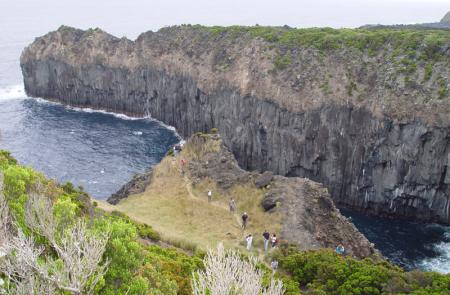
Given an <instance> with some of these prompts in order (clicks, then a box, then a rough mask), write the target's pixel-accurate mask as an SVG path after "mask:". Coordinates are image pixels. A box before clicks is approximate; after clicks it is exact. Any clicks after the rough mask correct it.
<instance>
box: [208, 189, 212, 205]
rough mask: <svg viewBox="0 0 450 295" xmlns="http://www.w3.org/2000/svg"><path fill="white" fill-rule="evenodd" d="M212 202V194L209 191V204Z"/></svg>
mask: <svg viewBox="0 0 450 295" xmlns="http://www.w3.org/2000/svg"><path fill="white" fill-rule="evenodd" d="M211 200H212V192H211V191H208V202H209V203H211Z"/></svg>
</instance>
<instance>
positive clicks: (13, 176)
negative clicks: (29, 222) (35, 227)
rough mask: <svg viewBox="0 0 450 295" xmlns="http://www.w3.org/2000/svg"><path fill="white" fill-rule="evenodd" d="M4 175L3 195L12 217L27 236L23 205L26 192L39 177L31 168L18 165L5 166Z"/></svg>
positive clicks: (26, 197) (26, 196) (26, 195)
mask: <svg viewBox="0 0 450 295" xmlns="http://www.w3.org/2000/svg"><path fill="white" fill-rule="evenodd" d="M2 170H3V174H4V189H3V192H4V195H5V198H6V201H7V202H8V205H9V208H10V210H11V213H12V215H13V216H14V218H15V220H16V222H17V225H18V226H19V227H20V228H21V229H22V230H23V232H24V233H26V234H29V230H28V228H27V226H26V224H25V203H26V201H27V200H28V191H29V190H30V189H31V187H32V185H33V184H34V183H35V181H36V180H37V179H38V178H41V175H38V174H37V173H35V172H34V171H33V170H32V169H31V168H26V167H21V166H19V165H9V166H5V167H4V169H2Z"/></svg>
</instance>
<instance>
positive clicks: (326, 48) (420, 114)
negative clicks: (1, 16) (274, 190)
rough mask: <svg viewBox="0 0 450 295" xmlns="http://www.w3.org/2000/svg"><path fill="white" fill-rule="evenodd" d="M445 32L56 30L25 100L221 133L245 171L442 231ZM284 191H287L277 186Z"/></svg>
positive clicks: (30, 66) (448, 161) (36, 56)
mask: <svg viewBox="0 0 450 295" xmlns="http://www.w3.org/2000/svg"><path fill="white" fill-rule="evenodd" d="M449 55H450V32H449V31H438V30H418V31H414V30H407V29H405V30H395V29H392V30H388V29H383V30H370V31H369V30H331V29H310V30H300V29H291V28H288V27H280V28H267V27H229V28H222V27H210V28H207V27H201V26H178V27H169V28H164V29H161V30H160V31H158V32H147V33H144V34H142V35H140V36H139V37H138V38H137V39H136V40H135V41H131V40H128V39H126V38H120V39H119V38H116V37H114V36H111V35H109V34H107V33H105V32H103V31H101V30H99V29H95V30H92V29H91V30H87V31H82V30H78V29H73V28H69V27H64V26H63V27H61V28H59V29H58V30H57V31H54V32H51V33H49V34H47V35H45V36H43V37H40V38H37V39H36V40H35V41H34V42H33V43H32V44H31V45H30V46H28V47H27V48H26V49H25V50H24V52H23V54H22V57H21V66H22V71H23V76H24V82H25V89H26V92H27V93H28V95H30V96H38V97H44V98H47V99H52V100H57V101H60V102H63V103H66V104H71V105H77V106H89V107H94V108H102V109H108V110H111V111H116V112H123V113H128V114H132V115H151V116H152V117H154V118H156V119H158V120H161V121H163V122H164V123H166V124H170V125H173V126H175V127H176V128H177V130H178V132H179V133H180V134H181V135H183V136H189V135H191V134H194V133H195V132H197V131H207V130H210V129H211V128H218V129H219V131H220V134H221V136H222V138H223V141H224V144H225V145H226V146H227V147H228V148H229V149H230V150H231V151H232V153H233V154H234V155H235V156H236V158H237V160H238V163H239V164H240V166H241V167H242V168H244V169H246V170H258V171H272V172H273V173H275V174H279V175H288V176H300V177H306V178H309V179H311V180H314V181H317V182H321V183H323V184H324V186H325V187H327V188H328V189H329V191H330V194H331V196H332V197H333V199H334V201H335V202H336V203H337V204H338V205H341V206H347V207H351V208H354V209H357V210H360V211H364V212H367V213H372V214H377V215H388V216H395V217H407V218H412V219H418V220H424V221H437V222H442V223H450V210H449V208H450V202H449V200H450V145H449V141H450V115H449V114H450V98H449V89H448V84H449V76H450V74H449V72H450V66H449ZM286 181H288V180H286Z"/></svg>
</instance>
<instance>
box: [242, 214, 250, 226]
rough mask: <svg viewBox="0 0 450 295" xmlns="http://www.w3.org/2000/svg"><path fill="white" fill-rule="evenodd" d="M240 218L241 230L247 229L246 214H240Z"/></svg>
mask: <svg viewBox="0 0 450 295" xmlns="http://www.w3.org/2000/svg"><path fill="white" fill-rule="evenodd" d="M241 218H242V228H243V229H246V228H247V220H248V214H247V212H244V214H242V216H241Z"/></svg>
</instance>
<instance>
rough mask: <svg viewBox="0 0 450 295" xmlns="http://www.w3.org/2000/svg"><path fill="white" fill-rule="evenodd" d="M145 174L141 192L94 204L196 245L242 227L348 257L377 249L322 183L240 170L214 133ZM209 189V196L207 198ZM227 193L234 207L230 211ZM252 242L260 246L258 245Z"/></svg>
mask: <svg viewBox="0 0 450 295" xmlns="http://www.w3.org/2000/svg"><path fill="white" fill-rule="evenodd" d="M182 163H185V164H182ZM147 179H148V181H147V183H148V184H147V185H146V187H145V189H144V190H142V191H139V192H135V191H130V192H129V196H126V198H124V199H122V200H118V198H117V197H118V195H115V196H113V197H112V198H110V199H108V202H110V203H114V204H115V206H108V205H106V204H101V205H100V206H101V207H104V208H105V209H107V210H116V211H120V212H123V213H125V214H126V215H128V216H130V217H131V218H133V219H135V220H137V221H140V222H143V223H147V224H151V225H152V227H153V228H155V229H156V230H157V231H158V232H161V233H162V236H163V237H166V238H167V239H168V240H174V239H175V240H181V241H185V240H186V241H189V242H190V243H194V244H197V245H198V246H200V247H201V248H207V247H213V246H214V245H216V244H217V243H218V242H222V243H224V245H225V246H227V247H240V243H241V241H243V240H244V239H245V237H246V235H248V234H249V233H251V234H253V235H254V236H255V241H259V242H261V240H260V236H261V234H262V233H263V231H264V230H268V231H269V232H271V233H276V234H277V236H278V238H279V239H281V240H282V241H283V242H289V243H290V244H292V243H293V244H295V245H297V246H298V247H299V249H302V250H310V249H320V248H332V249H334V248H335V247H336V245H339V244H343V245H345V247H346V251H347V253H348V254H349V255H351V256H356V257H359V258H363V257H368V256H374V257H378V255H379V253H378V251H377V250H375V249H374V245H373V244H371V243H370V242H369V241H368V240H367V239H366V238H365V237H364V235H362V234H361V233H360V232H359V231H358V230H357V229H356V227H355V226H354V225H353V224H352V223H351V222H349V221H348V220H347V218H345V217H343V216H342V215H341V214H340V212H339V211H338V210H337V209H336V207H335V205H334V203H333V201H332V200H331V198H330V196H329V194H328V192H327V189H326V188H324V187H323V186H322V185H321V184H319V183H315V182H313V181H310V180H308V179H304V178H299V177H284V176H279V175H273V174H271V173H267V172H266V173H264V174H259V173H256V172H248V171H245V170H243V169H242V168H240V167H239V165H238V164H237V162H236V159H235V158H234V156H233V154H232V153H231V152H230V151H229V150H228V149H227V148H226V147H225V146H224V144H223V142H222V140H221V139H220V137H219V136H218V135H216V134H203V133H201V134H199V133H197V134H195V135H193V136H192V137H190V138H189V139H188V140H187V143H186V144H185V145H184V148H183V151H182V152H181V153H179V154H177V155H176V156H173V155H169V156H167V157H165V158H164V159H163V160H162V161H161V163H159V164H158V165H156V166H155V167H154V168H153V171H152V173H151V175H147ZM132 182H133V181H132ZM208 190H211V191H212V195H213V197H212V201H210V202H209V201H208V199H207V197H206V195H207V191H208ZM231 198H234V200H235V204H236V211H235V213H231V212H230V211H229V206H228V202H229V201H230V199H231ZM243 212H248V215H249V221H248V226H247V227H246V228H245V229H242V228H241V219H240V216H241V214H242V213H243ZM255 247H256V248H258V249H259V250H262V244H259V245H258V246H256V244H255ZM259 250H258V251H259Z"/></svg>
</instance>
